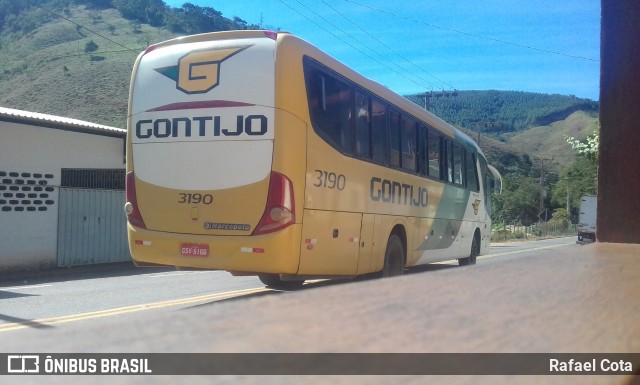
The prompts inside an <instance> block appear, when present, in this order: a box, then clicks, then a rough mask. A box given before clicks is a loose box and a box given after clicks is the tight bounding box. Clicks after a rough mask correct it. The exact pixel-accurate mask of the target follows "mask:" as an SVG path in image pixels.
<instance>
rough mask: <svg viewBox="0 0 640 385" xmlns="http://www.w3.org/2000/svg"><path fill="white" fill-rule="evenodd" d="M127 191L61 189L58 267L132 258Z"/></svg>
mask: <svg viewBox="0 0 640 385" xmlns="http://www.w3.org/2000/svg"><path fill="white" fill-rule="evenodd" d="M124 203H125V192H124V191H122V190H93V189H83V188H60V199H59V214H58V267H64V266H77V265H87V264H97V263H108V262H122V261H130V260H131V255H130V254H129V247H128V243H127V229H126V218H125V214H124V210H123V207H124Z"/></svg>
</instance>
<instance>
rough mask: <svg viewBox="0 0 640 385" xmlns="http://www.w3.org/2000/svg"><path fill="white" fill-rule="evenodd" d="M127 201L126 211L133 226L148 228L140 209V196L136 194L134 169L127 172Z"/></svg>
mask: <svg viewBox="0 0 640 385" xmlns="http://www.w3.org/2000/svg"><path fill="white" fill-rule="evenodd" d="M125 190H126V196H127V203H125V205H124V211H125V213H126V214H127V220H128V221H129V223H131V226H135V227H139V228H142V229H146V228H147V226H146V225H145V224H144V220H143V219H142V215H141V214H140V210H139V209H138V198H137V196H136V175H135V174H134V173H133V171H129V172H128V173H127V180H126V184H125Z"/></svg>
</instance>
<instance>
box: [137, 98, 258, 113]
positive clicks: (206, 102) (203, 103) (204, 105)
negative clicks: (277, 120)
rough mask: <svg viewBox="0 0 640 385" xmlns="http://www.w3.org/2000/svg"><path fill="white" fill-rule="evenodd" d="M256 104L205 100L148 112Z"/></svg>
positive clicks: (181, 103)
mask: <svg viewBox="0 0 640 385" xmlns="http://www.w3.org/2000/svg"><path fill="white" fill-rule="evenodd" d="M249 106H255V104H250V103H242V102H233V101H230V100H204V101H198V102H180V103H171V104H167V105H164V106H160V107H156V108H152V109H150V110H147V111H146V112H154V111H175V110H194V109H198V108H224V107H249Z"/></svg>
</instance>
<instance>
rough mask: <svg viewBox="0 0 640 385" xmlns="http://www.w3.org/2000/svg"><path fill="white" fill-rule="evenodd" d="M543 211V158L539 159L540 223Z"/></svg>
mask: <svg viewBox="0 0 640 385" xmlns="http://www.w3.org/2000/svg"><path fill="white" fill-rule="evenodd" d="M543 210H544V158H540V207H539V210H538V212H539V213H540V214H538V217H539V218H540V223H542V216H541V215H542V211H543Z"/></svg>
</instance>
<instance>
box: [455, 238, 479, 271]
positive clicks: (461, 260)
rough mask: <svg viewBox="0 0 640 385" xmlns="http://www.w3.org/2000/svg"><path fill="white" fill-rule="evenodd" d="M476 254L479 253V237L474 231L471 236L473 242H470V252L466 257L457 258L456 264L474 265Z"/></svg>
mask: <svg viewBox="0 0 640 385" xmlns="http://www.w3.org/2000/svg"><path fill="white" fill-rule="evenodd" d="M478 255H480V237H479V236H478V234H477V233H476V234H474V236H473V242H471V252H470V253H469V256H468V257H467V258H459V259H458V265H460V266H466V265H475V264H476V259H477V257H478Z"/></svg>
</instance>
